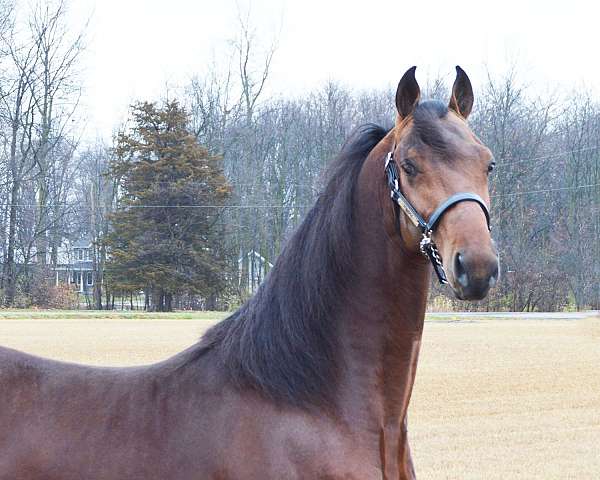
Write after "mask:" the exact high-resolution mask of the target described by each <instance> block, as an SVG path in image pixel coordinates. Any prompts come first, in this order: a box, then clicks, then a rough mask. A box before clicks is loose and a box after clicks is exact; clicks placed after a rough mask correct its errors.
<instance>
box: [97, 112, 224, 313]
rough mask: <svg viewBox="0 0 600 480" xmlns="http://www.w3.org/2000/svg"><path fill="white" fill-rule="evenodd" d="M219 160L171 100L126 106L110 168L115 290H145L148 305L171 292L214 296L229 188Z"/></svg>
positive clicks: (167, 301) (110, 272) (160, 306)
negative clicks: (115, 196)
mask: <svg viewBox="0 0 600 480" xmlns="http://www.w3.org/2000/svg"><path fill="white" fill-rule="evenodd" d="M221 163H222V159H221V157H219V156H214V155H211V154H209V152H208V150H207V149H206V148H204V147H203V146H201V145H200V144H198V141H197V139H196V137H195V136H194V135H193V134H192V133H191V132H190V130H189V128H188V117H187V114H186V112H185V111H184V109H183V108H182V107H181V106H180V105H179V104H178V103H177V102H176V101H173V102H168V103H166V104H165V105H164V107H162V108H160V107H158V106H157V105H156V104H154V103H146V102H143V103H138V104H136V105H134V106H133V107H132V128H130V129H129V131H126V132H123V133H121V134H119V135H118V137H117V142H116V148H115V159H114V160H113V162H112V164H111V168H110V175H111V176H112V177H114V178H115V180H116V181H117V183H118V185H119V189H120V196H119V198H120V200H119V208H118V209H117V211H116V213H114V214H113V216H112V231H111V233H110V234H109V235H108V237H107V246H108V248H109V251H110V260H109V265H108V267H107V280H108V282H109V283H110V286H111V287H112V289H113V291H119V290H120V291H127V292H133V291H136V290H137V291H139V290H144V292H145V293H146V298H147V306H148V307H149V308H150V309H152V310H157V311H169V310H171V309H172V301H173V296H174V295H177V294H184V293H188V294H197V295H200V296H202V297H204V298H209V297H211V296H214V295H215V294H216V293H218V292H219V291H221V290H222V289H223V288H224V287H225V285H226V278H225V277H226V275H225V271H226V268H225V264H226V262H225V252H224V250H223V247H222V245H223V242H222V235H220V234H221V233H222V231H221V230H222V227H221V226H220V222H219V218H220V215H221V213H222V211H223V208H222V205H223V203H224V202H225V201H226V200H227V199H228V197H229V195H230V186H229V185H228V183H227V181H226V179H225V177H224V176H223V172H222V167H221Z"/></svg>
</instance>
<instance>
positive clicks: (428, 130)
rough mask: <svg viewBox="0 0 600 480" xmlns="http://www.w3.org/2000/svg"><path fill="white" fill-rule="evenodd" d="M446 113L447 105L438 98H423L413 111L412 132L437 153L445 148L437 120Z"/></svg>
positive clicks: (445, 143) (445, 144)
mask: <svg viewBox="0 0 600 480" xmlns="http://www.w3.org/2000/svg"><path fill="white" fill-rule="evenodd" d="M447 114H448V107H447V106H446V105H445V104H443V103H442V102H440V101H439V100H425V101H423V102H421V103H419V104H418V105H417V107H416V108H415V111H414V112H413V126H414V127H413V132H414V133H415V135H416V137H417V138H418V139H419V140H420V141H421V142H423V143H424V144H425V145H428V146H430V147H431V148H433V149H434V150H435V151H436V152H438V153H444V152H445V151H446V149H447V142H446V141H445V140H444V136H443V134H442V131H441V129H440V127H439V121H438V120H439V119H441V118H444V117H445V116H446V115H447Z"/></svg>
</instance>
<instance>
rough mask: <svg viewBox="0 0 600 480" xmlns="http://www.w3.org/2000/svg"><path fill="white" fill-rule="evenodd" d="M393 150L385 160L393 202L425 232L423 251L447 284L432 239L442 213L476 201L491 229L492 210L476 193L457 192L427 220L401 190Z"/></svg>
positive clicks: (439, 276) (439, 277) (442, 266)
mask: <svg viewBox="0 0 600 480" xmlns="http://www.w3.org/2000/svg"><path fill="white" fill-rule="evenodd" d="M393 152H394V150H392V151H391V152H389V153H388V154H387V157H386V160H385V174H386V177H387V183H388V186H389V187H390V193H391V198H392V200H393V202H394V203H395V204H396V205H398V206H399V207H400V209H401V210H402V211H403V212H404V214H405V215H406V216H407V217H408V219H409V220H410V221H411V222H412V223H413V225H414V226H415V227H417V228H419V229H420V230H421V233H422V234H423V238H422V239H421V243H420V249H421V253H422V254H423V255H425V256H426V257H427V258H428V259H429V261H430V262H431V265H433V270H434V271H435V274H436V275H437V278H438V280H439V282H440V283H441V284H442V285H443V284H446V283H448V279H447V278H446V272H445V271H444V264H443V263H442V257H441V256H440V253H439V251H438V249H437V246H436V244H435V242H434V241H433V240H432V239H431V235H432V234H433V230H434V228H435V227H436V225H437V224H438V222H439V221H440V219H441V218H442V215H443V214H444V213H446V211H447V210H448V209H449V208H450V207H452V206H453V205H456V204H457V203H460V202H476V203H477V204H478V205H479V206H480V207H481V209H482V210H483V213H484V214H485V220H486V222H487V226H488V229H489V230H491V227H490V212H489V210H488V207H487V205H486V204H485V202H484V201H483V199H482V198H481V197H480V196H479V195H477V194H475V193H468V192H461V193H455V194H454V195H452V196H450V197H449V198H448V199H446V200H445V201H444V202H442V204H441V205H439V206H438V207H437V208H436V209H435V211H434V212H433V213H432V214H431V217H429V221H426V220H425V219H424V218H423V217H422V216H421V215H420V214H419V212H417V211H416V210H415V208H414V207H413V206H412V205H411V203H410V202H409V201H408V199H407V198H406V197H405V196H404V195H403V194H402V192H401V191H400V184H399V178H400V176H399V175H398V166H397V165H396V162H395V161H394V153H393Z"/></svg>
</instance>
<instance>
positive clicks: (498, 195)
mask: <svg viewBox="0 0 600 480" xmlns="http://www.w3.org/2000/svg"><path fill="white" fill-rule="evenodd" d="M594 187H600V183H590V184H586V185H574V186H572V187H557V188H546V189H542V190H525V191H522V192H508V193H499V194H496V195H491V196H490V197H491V198H498V197H508V196H514V195H532V194H538V193H548V192H559V191H568V190H579V189H586V188H594ZM79 205H80V204H79V203H54V204H47V205H45V207H47V208H48V207H57V206H63V207H75V206H79ZM0 206H2V207H13V206H14V207H17V208H33V207H38V206H39V205H37V204H14V205H12V204H0ZM310 207H312V205H293V204H290V205H270V204H265V205H199V204H196V205H128V206H127V207H126V208H230V209H234V208H240V209H248V208H261V209H262V208H310Z"/></svg>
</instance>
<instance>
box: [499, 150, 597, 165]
mask: <svg viewBox="0 0 600 480" xmlns="http://www.w3.org/2000/svg"><path fill="white" fill-rule="evenodd" d="M598 149H600V145H593V146H590V147H584V148H578V149H575V150H564V151H562V152H557V153H552V154H549V155H542V156H539V157H531V158H522V159H520V160H515V161H514V162H502V163H499V164H498V167H506V166H508V165H516V164H519V163H525V162H538V161H540V160H549V159H551V158H558V157H562V156H563V155H568V154H570V153H581V152H589V151H592V150H598Z"/></svg>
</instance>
